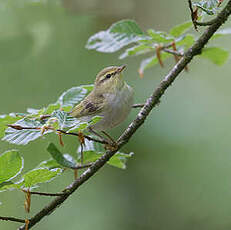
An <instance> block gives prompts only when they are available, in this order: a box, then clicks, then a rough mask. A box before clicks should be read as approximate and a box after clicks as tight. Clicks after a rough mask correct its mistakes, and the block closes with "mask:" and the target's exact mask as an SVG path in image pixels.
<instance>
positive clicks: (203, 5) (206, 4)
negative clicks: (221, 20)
mask: <svg viewBox="0 0 231 230" xmlns="http://www.w3.org/2000/svg"><path fill="white" fill-rule="evenodd" d="M218 3H219V0H203V1H200V2H193V3H192V4H193V6H196V7H198V8H200V9H201V10H202V11H204V12H205V13H206V14H208V15H214V14H215V13H216V12H217V10H218V8H217V5H218Z"/></svg>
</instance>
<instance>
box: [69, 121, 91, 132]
mask: <svg viewBox="0 0 231 230" xmlns="http://www.w3.org/2000/svg"><path fill="white" fill-rule="evenodd" d="M88 126H89V124H88V123H87V122H79V123H77V124H76V125H75V126H74V127H72V128H70V129H69V130H68V131H67V132H77V133H78V132H82V131H83V130H85V129H86V128H87V127H88Z"/></svg>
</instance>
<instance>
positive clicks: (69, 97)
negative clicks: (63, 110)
mask: <svg viewBox="0 0 231 230" xmlns="http://www.w3.org/2000/svg"><path fill="white" fill-rule="evenodd" d="M91 90H92V86H91V85H83V86H77V87H73V88H71V89H68V90H67V91H65V92H64V93H62V95H61V96H60V97H59V99H58V101H57V103H59V104H60V105H61V107H66V106H74V105H75V104H77V103H79V102H80V101H82V100H83V98H84V97H85V96H86V95H87V94H88V93H89V91H91Z"/></svg>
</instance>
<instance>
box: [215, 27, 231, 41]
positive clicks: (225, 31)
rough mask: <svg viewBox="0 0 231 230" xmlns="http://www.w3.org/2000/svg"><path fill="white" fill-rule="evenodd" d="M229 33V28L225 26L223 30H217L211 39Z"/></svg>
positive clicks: (230, 32) (230, 31)
mask: <svg viewBox="0 0 231 230" xmlns="http://www.w3.org/2000/svg"><path fill="white" fill-rule="evenodd" d="M230 34H231V28H226V29H223V30H218V31H217V32H216V33H215V34H214V35H213V36H212V38H211V39H215V38H219V37H223V36H225V35H230Z"/></svg>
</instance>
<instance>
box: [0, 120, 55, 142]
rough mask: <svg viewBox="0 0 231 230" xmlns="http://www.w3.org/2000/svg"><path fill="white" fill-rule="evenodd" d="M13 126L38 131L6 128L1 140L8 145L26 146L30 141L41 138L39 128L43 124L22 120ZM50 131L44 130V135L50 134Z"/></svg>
mask: <svg viewBox="0 0 231 230" xmlns="http://www.w3.org/2000/svg"><path fill="white" fill-rule="evenodd" d="M14 125H18V126H21V127H30V128H38V129H21V130H17V129H14V128H11V127H9V128H7V129H6V131H5V136H4V137H3V138H2V140H3V141H8V142H9V143H12V144H16V145H26V144H28V143H29V142H30V141H33V140H35V139H37V138H39V137H41V136H42V134H41V131H40V129H39V128H41V127H42V125H43V123H41V122H40V121H36V120H31V119H28V118H23V119H21V120H19V121H17V122H16V123H14ZM50 132H52V131H51V130H46V131H45V132H44V133H45V134H46V133H50Z"/></svg>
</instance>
